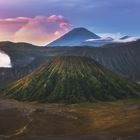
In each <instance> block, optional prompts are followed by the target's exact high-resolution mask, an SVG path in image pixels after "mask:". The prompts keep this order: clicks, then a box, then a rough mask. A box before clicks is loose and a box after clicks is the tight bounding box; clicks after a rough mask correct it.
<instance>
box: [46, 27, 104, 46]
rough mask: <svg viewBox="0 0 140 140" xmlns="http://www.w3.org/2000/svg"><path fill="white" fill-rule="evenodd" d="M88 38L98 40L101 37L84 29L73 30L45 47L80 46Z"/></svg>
mask: <svg viewBox="0 0 140 140" xmlns="http://www.w3.org/2000/svg"><path fill="white" fill-rule="evenodd" d="M90 38H94V39H100V38H101V37H100V36H98V35H96V34H94V33H92V32H91V31H89V30H87V29H86V28H74V29H72V30H71V31H69V32H68V33H66V34H65V35H63V36H62V37H60V38H59V39H57V40H55V41H53V42H52V43H50V44H48V45H47V46H81V43H82V42H83V41H85V40H87V39H90Z"/></svg>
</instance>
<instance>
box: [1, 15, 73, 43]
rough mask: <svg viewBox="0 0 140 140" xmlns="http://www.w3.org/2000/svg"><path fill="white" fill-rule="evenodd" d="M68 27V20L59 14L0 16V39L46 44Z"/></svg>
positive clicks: (64, 31)
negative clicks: (46, 15)
mask: <svg viewBox="0 0 140 140" xmlns="http://www.w3.org/2000/svg"><path fill="white" fill-rule="evenodd" d="M70 28H71V24H70V23H69V21H68V20H67V19H65V17H63V16H61V15H52V16H49V17H45V16H36V17H34V18H29V17H16V18H0V41H13V42H27V43H31V44H35V45H46V44H48V43H50V42H51V41H53V40H55V39H57V38H59V37H60V36H62V35H63V34H64V33H66V32H68V31H69V30H70Z"/></svg>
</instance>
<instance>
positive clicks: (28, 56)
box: [0, 40, 140, 83]
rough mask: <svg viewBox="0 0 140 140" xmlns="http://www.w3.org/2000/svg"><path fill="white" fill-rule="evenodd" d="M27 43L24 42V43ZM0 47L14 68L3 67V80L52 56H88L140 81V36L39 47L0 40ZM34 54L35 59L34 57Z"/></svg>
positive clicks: (0, 75)
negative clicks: (95, 44)
mask: <svg viewBox="0 0 140 140" xmlns="http://www.w3.org/2000/svg"><path fill="white" fill-rule="evenodd" d="M23 44H24V45H23ZM0 50H2V51H4V52H5V53H7V54H8V55H9V56H10V57H11V60H12V65H13V68H12V69H6V68H0V83H5V82H9V81H13V80H17V79H19V78H21V77H23V76H25V75H27V74H28V73H31V72H32V71H33V70H34V69H35V68H37V67H38V66H39V65H41V64H43V63H44V62H46V61H48V60H49V59H50V58H51V57H52V56H63V55H66V56H72V55H74V56H86V57H90V58H93V59H94V60H96V61H97V62H98V63H100V64H101V65H103V66H104V67H106V68H108V69H110V70H112V71H113V72H115V73H117V74H120V75H123V76H125V77H127V78H129V79H132V80H134V81H140V61H139V60H140V40H138V41H135V42H130V43H117V44H116V43H114V44H109V45H106V46H104V47H99V48H94V47H86V46H85V47H82V46H81V47H37V46H33V45H30V44H26V43H12V42H4V43H3V42H0ZM33 58H34V59H33Z"/></svg>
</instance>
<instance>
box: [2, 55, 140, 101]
mask: <svg viewBox="0 0 140 140" xmlns="http://www.w3.org/2000/svg"><path fill="white" fill-rule="evenodd" d="M0 95H1V96H3V97H8V98H14V99H18V100H23V101H39V102H54V103H80V102H95V101H112V100H117V99H126V98H130V97H134V98H135V97H139V96H140V86H139V85H138V84H136V83H133V82H131V81H129V80H127V79H125V78H123V77H120V76H118V75H116V74H114V73H112V72H111V71H110V70H107V69H106V68H104V67H103V66H101V65H100V64H98V63H97V62H95V61H94V60H93V59H90V58H85V57H76V56H61V57H54V58H52V59H50V61H49V62H47V63H46V64H44V65H42V66H40V67H39V68H38V69H36V70H35V71H34V72H32V73H31V74H29V75H27V76H26V77H24V78H22V79H20V80H18V81H16V82H13V83H11V84H9V85H6V86H5V87H3V88H2V89H1V91H0Z"/></svg>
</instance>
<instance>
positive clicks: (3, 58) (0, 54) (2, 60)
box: [0, 51, 12, 68]
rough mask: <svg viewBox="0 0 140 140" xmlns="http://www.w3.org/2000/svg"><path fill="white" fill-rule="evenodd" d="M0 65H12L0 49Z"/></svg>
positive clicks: (7, 66)
mask: <svg viewBox="0 0 140 140" xmlns="http://www.w3.org/2000/svg"><path fill="white" fill-rule="evenodd" d="M0 67H3V68H11V67H12V64H11V59H10V57H9V56H8V55H7V54H5V53H4V52H1V51H0Z"/></svg>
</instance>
